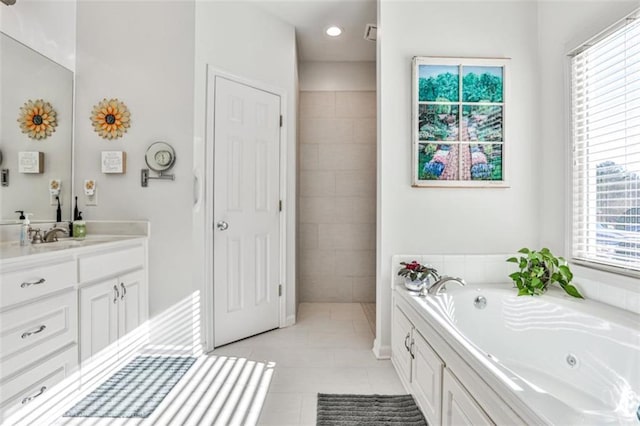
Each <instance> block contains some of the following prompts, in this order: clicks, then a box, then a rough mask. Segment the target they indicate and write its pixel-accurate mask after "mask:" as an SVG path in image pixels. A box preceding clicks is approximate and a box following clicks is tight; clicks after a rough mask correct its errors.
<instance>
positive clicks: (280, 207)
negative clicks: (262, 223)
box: [278, 200, 282, 212]
mask: <svg viewBox="0 0 640 426" xmlns="http://www.w3.org/2000/svg"><path fill="white" fill-rule="evenodd" d="M278 211H279V212H281V211H282V200H280V201H278Z"/></svg>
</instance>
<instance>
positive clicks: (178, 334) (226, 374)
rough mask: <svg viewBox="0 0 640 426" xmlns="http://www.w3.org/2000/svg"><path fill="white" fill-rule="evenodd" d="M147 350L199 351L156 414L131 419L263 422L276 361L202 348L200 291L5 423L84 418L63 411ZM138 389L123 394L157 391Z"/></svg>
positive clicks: (123, 397)
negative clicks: (254, 358)
mask: <svg viewBox="0 0 640 426" xmlns="http://www.w3.org/2000/svg"><path fill="white" fill-rule="evenodd" d="M141 355H143V356H157V357H162V356H190V357H196V361H195V363H194V364H193V365H192V366H191V368H190V369H189V370H188V371H187V372H186V374H185V375H184V377H182V379H181V380H180V381H179V382H178V383H177V384H176V385H175V387H174V388H173V389H172V390H171V391H170V392H169V393H168V394H167V396H166V397H165V398H164V399H163V400H162V402H161V403H160V405H158V407H157V408H156V409H155V410H154V411H153V412H152V413H151V414H150V415H149V417H147V418H144V419H143V418H137V419H127V420H128V421H134V422H138V423H139V422H144V423H145V424H163V425H166V424H194V425H195V424H256V423H257V422H258V418H259V416H260V411H261V409H262V406H263V404H264V400H265V397H266V394H267V390H268V388H269V384H270V382H271V379H272V377H273V374H274V371H275V363H274V362H268V361H267V362H256V361H251V360H248V359H245V358H239V357H233V356H214V355H211V356H209V355H205V354H203V353H202V347H201V345H200V294H199V292H195V293H193V294H192V295H191V296H189V297H187V298H185V299H183V300H182V301H180V302H179V303H177V304H175V305H174V306H172V307H171V308H169V309H167V310H166V311H164V312H163V313H162V314H160V315H158V316H156V317H154V318H153V319H151V320H149V321H147V322H146V323H145V324H143V325H141V326H140V327H138V328H137V329H135V330H134V331H132V332H131V333H129V334H127V335H126V336H124V337H123V338H121V339H119V340H118V341H116V342H114V343H113V344H112V345H110V346H108V347H107V348H105V349H104V350H102V351H100V352H99V353H97V354H95V355H94V356H93V357H92V358H90V359H88V360H87V361H85V362H83V363H82V366H81V368H80V369H79V371H76V372H75V373H73V374H71V375H70V376H69V377H67V378H66V379H65V380H63V381H62V382H61V383H59V384H58V385H56V386H54V387H52V388H51V389H49V390H47V391H45V392H44V393H43V395H42V397H40V398H37V399H34V400H33V401H31V402H29V403H27V404H25V405H23V407H24V408H22V409H20V410H18V411H16V412H15V413H13V414H12V415H11V417H9V418H8V419H7V420H6V423H5V424H11V425H34V424H51V423H54V422H55V424H78V420H79V419H78V418H74V417H62V416H63V414H64V413H65V412H67V411H68V410H69V409H70V408H71V407H73V406H74V405H75V404H77V403H78V402H79V401H81V400H82V399H83V398H85V397H86V396H87V395H88V394H89V393H91V392H92V391H94V390H95V389H96V388H98V387H99V386H100V385H101V384H103V383H104V382H105V381H107V380H108V379H109V378H111V377H112V376H114V375H116V374H117V373H118V372H119V371H120V370H121V369H122V368H123V367H124V366H126V365H127V364H129V363H130V362H131V361H132V360H133V359H134V358H136V357H138V356H141ZM136 391H139V388H137V387H134V388H133V389H131V391H130V392H129V393H128V394H124V395H123V394H122V393H120V394H118V398H119V399H120V400H121V401H128V402H126V403H127V404H131V403H132V402H135V403H140V402H141V401H140V399H141V398H144V399H149V400H150V399H152V398H153V396H154V395H144V396H142V395H134V394H135V393H136ZM123 403H124V402H123ZM118 408H121V407H118ZM119 411H122V410H119ZM83 421H89V418H84V419H83ZM91 421H92V422H93V423H96V422H101V421H107V422H108V423H111V422H112V421H114V419H113V418H111V419H109V418H102V419H99V418H91ZM93 423H92V424H93Z"/></svg>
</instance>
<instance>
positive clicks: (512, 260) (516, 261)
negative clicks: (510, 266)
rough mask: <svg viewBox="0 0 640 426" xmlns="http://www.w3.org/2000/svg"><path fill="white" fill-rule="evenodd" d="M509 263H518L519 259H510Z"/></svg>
mask: <svg viewBox="0 0 640 426" xmlns="http://www.w3.org/2000/svg"><path fill="white" fill-rule="evenodd" d="M507 262H511V263H518V259H517V258H515V257H510V258H508V259H507Z"/></svg>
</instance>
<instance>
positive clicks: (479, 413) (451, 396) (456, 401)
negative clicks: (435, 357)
mask: <svg viewBox="0 0 640 426" xmlns="http://www.w3.org/2000/svg"><path fill="white" fill-rule="evenodd" d="M442 393H443V394H444V398H443V401H442V416H443V419H442V425H443V426H482V425H493V424H495V423H493V422H492V421H491V419H489V417H488V416H487V414H486V413H485V412H484V411H483V410H482V408H480V406H479V405H478V403H476V401H475V400H474V399H473V397H472V396H471V395H470V394H469V392H467V390H466V389H465V388H464V387H463V386H462V385H461V384H460V382H458V379H456V378H455V376H454V375H453V374H452V373H451V372H450V371H449V369H445V370H444V375H443V382H442Z"/></svg>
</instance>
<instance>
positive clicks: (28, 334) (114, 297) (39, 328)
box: [0, 222, 149, 420]
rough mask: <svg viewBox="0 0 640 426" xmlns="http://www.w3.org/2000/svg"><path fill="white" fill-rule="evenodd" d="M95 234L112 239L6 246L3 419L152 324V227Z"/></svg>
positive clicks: (0, 294) (1, 295)
mask: <svg viewBox="0 0 640 426" xmlns="http://www.w3.org/2000/svg"><path fill="white" fill-rule="evenodd" d="M88 229H89V232H91V231H92V230H93V231H100V232H106V233H108V234H106V235H96V234H94V235H91V234H89V236H88V237H87V238H86V239H84V240H75V239H72V238H67V239H60V241H58V242H55V243H41V244H34V245H31V246H26V247H21V246H20V245H19V243H18V242H17V241H10V242H4V243H0V420H1V419H3V418H4V419H6V418H7V416H9V415H10V414H11V413H13V412H15V411H16V410H17V409H18V408H20V407H22V406H25V405H26V404H28V403H29V402H31V401H32V400H36V399H37V398H38V397H40V396H41V395H43V394H45V393H46V392H47V391H48V390H50V389H51V387H52V386H53V385H55V384H56V383H58V382H59V381H61V380H62V379H64V378H65V377H68V376H69V375H70V374H71V373H72V372H73V371H75V370H76V369H77V367H78V365H79V362H80V361H84V360H86V359H89V358H90V357H91V356H93V355H95V354H96V353H98V352H99V351H101V350H102V349H104V348H106V347H107V346H110V345H112V344H113V343H114V342H116V341H117V340H118V339H119V338H120V337H122V336H124V335H125V334H127V333H129V332H131V331H132V330H133V329H135V328H137V327H138V326H140V325H141V324H143V323H144V322H145V321H146V320H147V317H148V289H147V281H148V280H147V275H148V267H147V264H148V261H147V259H148V254H147V252H148V229H149V225H148V223H146V222H135V223H131V222H129V223H127V224H125V223H116V224H113V223H112V224H111V226H109V225H107V224H105V223H103V224H101V225H100V226H93V227H92V225H91V224H89V225H88ZM120 231H122V232H128V233H130V234H129V235H122V234H119V235H118V234H117V232H120ZM109 232H113V233H109ZM132 234H133V235H132ZM139 340H140V342H141V344H142V343H143V342H144V339H139ZM116 355H117V353H116Z"/></svg>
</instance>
